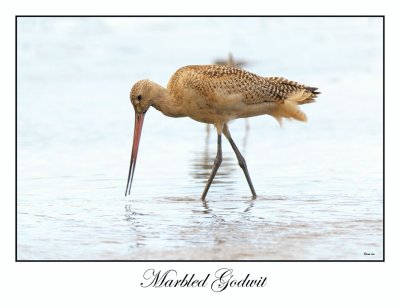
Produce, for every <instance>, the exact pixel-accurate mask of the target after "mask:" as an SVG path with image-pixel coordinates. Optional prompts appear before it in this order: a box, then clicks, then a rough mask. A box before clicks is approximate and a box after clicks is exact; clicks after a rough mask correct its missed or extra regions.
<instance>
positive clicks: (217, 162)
mask: <svg viewBox="0 0 400 308" xmlns="http://www.w3.org/2000/svg"><path fill="white" fill-rule="evenodd" d="M221 163H222V149H221V133H218V150H217V156H216V157H215V160H214V167H213V169H212V171H211V174H210V177H209V178H208V182H207V185H206V187H205V188H204V191H203V194H202V195H201V200H203V201H204V199H205V198H206V196H207V192H208V189H209V188H210V186H211V183H212V181H213V180H214V177H215V174H216V173H217V170H218V168H219V166H221Z"/></svg>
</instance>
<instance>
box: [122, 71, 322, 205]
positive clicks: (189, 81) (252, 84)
mask: <svg viewBox="0 0 400 308" xmlns="http://www.w3.org/2000/svg"><path fill="white" fill-rule="evenodd" d="M316 90H317V88H314V87H308V86H306V85H303V84H300V83H297V82H295V81H290V80H287V79H285V78H282V77H261V76H258V75H256V74H253V73H250V72H248V71H245V70H243V69H240V68H237V67H230V66H221V65H190V66H185V67H182V68H180V69H178V70H177V71H176V72H175V73H174V75H172V77H171V79H170V80H169V82H168V86H167V88H164V87H162V86H160V85H158V84H157V83H155V82H153V81H150V80H140V81H138V82H136V83H135V84H134V85H133V87H132V89H131V92H130V99H131V103H132V105H133V108H134V109H135V130H134V135H133V145H132V153H131V160H130V166H129V174H128V182H127V185H126V190H125V196H126V195H127V194H129V193H130V191H131V186H132V179H133V173H134V171H135V166H136V161H137V155H138V149H139V141H140V135H141V132H142V126H143V121H144V116H145V114H146V112H147V110H148V109H149V108H150V106H152V107H154V108H155V109H157V110H159V111H161V112H162V113H163V114H164V115H166V116H169V117H175V118H177V117H190V118H192V119H193V120H196V121H199V122H203V123H208V124H214V126H215V127H216V129H217V133H218V148H217V156H216V158H215V161H214V167H213V169H212V171H211V174H210V177H209V179H208V182H207V184H206V187H205V188H204V191H203V194H202V196H201V199H202V200H204V199H205V197H206V195H207V192H208V189H209V188H210V186H211V183H212V181H213V179H214V177H215V174H216V173H217V170H218V168H219V166H220V165H221V162H222V151H221V134H222V133H223V134H224V135H225V137H226V138H227V139H228V141H229V143H230V144H231V146H232V148H233V151H234V152H235V154H236V157H237V159H238V162H239V166H240V167H241V168H242V169H243V172H244V175H245V177H246V180H247V183H248V185H249V187H250V190H251V192H252V194H253V196H256V192H255V190H254V187H253V183H252V181H251V178H250V175H249V172H248V170H247V166H246V161H245V159H244V158H243V156H242V154H241V153H240V152H239V149H238V148H237V146H236V144H235V143H234V141H233V139H232V137H231V134H230V132H229V129H228V122H229V121H230V120H233V119H237V118H248V117H254V116H258V115H263V114H268V115H271V116H273V117H274V118H275V119H277V120H278V122H279V123H281V121H282V118H289V119H296V120H299V121H306V120H307V117H306V115H305V114H304V113H303V112H302V111H301V110H300V109H299V107H298V105H301V104H305V103H311V102H313V101H314V99H315V98H316V97H317V95H318V94H319V92H317V91H316Z"/></svg>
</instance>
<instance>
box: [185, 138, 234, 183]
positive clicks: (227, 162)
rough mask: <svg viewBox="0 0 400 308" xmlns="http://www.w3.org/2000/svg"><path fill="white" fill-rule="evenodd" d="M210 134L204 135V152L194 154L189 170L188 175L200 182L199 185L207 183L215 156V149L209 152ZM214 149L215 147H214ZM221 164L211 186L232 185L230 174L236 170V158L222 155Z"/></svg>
mask: <svg viewBox="0 0 400 308" xmlns="http://www.w3.org/2000/svg"><path fill="white" fill-rule="evenodd" d="M209 143H210V133H209V132H208V133H207V134H206V138H205V142H204V150H203V151H200V152H197V153H194V155H193V158H192V162H191V166H192V168H191V169H190V175H191V176H193V178H195V179H197V180H201V183H207V180H208V177H209V175H210V173H211V169H212V168H213V166H214V159H215V156H216V149H214V150H212V151H211V152H210V149H209V147H210V146H209ZM215 147H216V146H215ZM222 157H223V158H222V164H221V166H220V167H219V169H218V172H217V175H216V176H215V179H214V181H213V184H218V183H222V184H232V183H234V181H233V179H232V173H233V171H234V170H235V169H236V167H238V166H237V162H236V157H235V158H233V157H232V156H230V155H228V153H226V154H225V153H222Z"/></svg>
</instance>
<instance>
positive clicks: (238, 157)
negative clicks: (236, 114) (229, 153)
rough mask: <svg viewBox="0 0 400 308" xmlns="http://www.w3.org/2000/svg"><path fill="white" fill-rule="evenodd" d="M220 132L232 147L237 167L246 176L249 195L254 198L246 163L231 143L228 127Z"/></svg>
mask: <svg viewBox="0 0 400 308" xmlns="http://www.w3.org/2000/svg"><path fill="white" fill-rule="evenodd" d="M222 132H223V133H224V135H225V137H226V139H228V141H229V143H230V144H231V146H232V149H233V151H234V152H235V154H236V157H237V160H238V163H239V166H240V168H242V169H243V172H244V175H245V176H246V180H247V183H248V184H249V187H250V190H251V193H252V194H253V196H254V197H256V196H257V194H256V191H255V190H254V187H253V183H252V182H251V178H250V174H249V171H248V170H247V164H246V161H245V159H244V157H243V156H242V154H241V153H240V151H239V149H238V147H237V146H236V144H235V142H233V139H232V137H231V133H230V132H229V129H228V125H226V124H225V126H224V129H223V131H222Z"/></svg>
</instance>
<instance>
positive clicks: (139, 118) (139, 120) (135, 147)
mask: <svg viewBox="0 0 400 308" xmlns="http://www.w3.org/2000/svg"><path fill="white" fill-rule="evenodd" d="M144 115H145V114H144V113H139V112H136V113H135V131H134V132H133V144H132V153H131V161H130V164H129V174H128V182H127V183H126V189H125V197H126V196H127V195H129V194H130V193H131V187H132V180H133V174H134V173H135V166H136V160H137V155H138V151H139V142H140V135H141V134H142V126H143V122H144Z"/></svg>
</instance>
